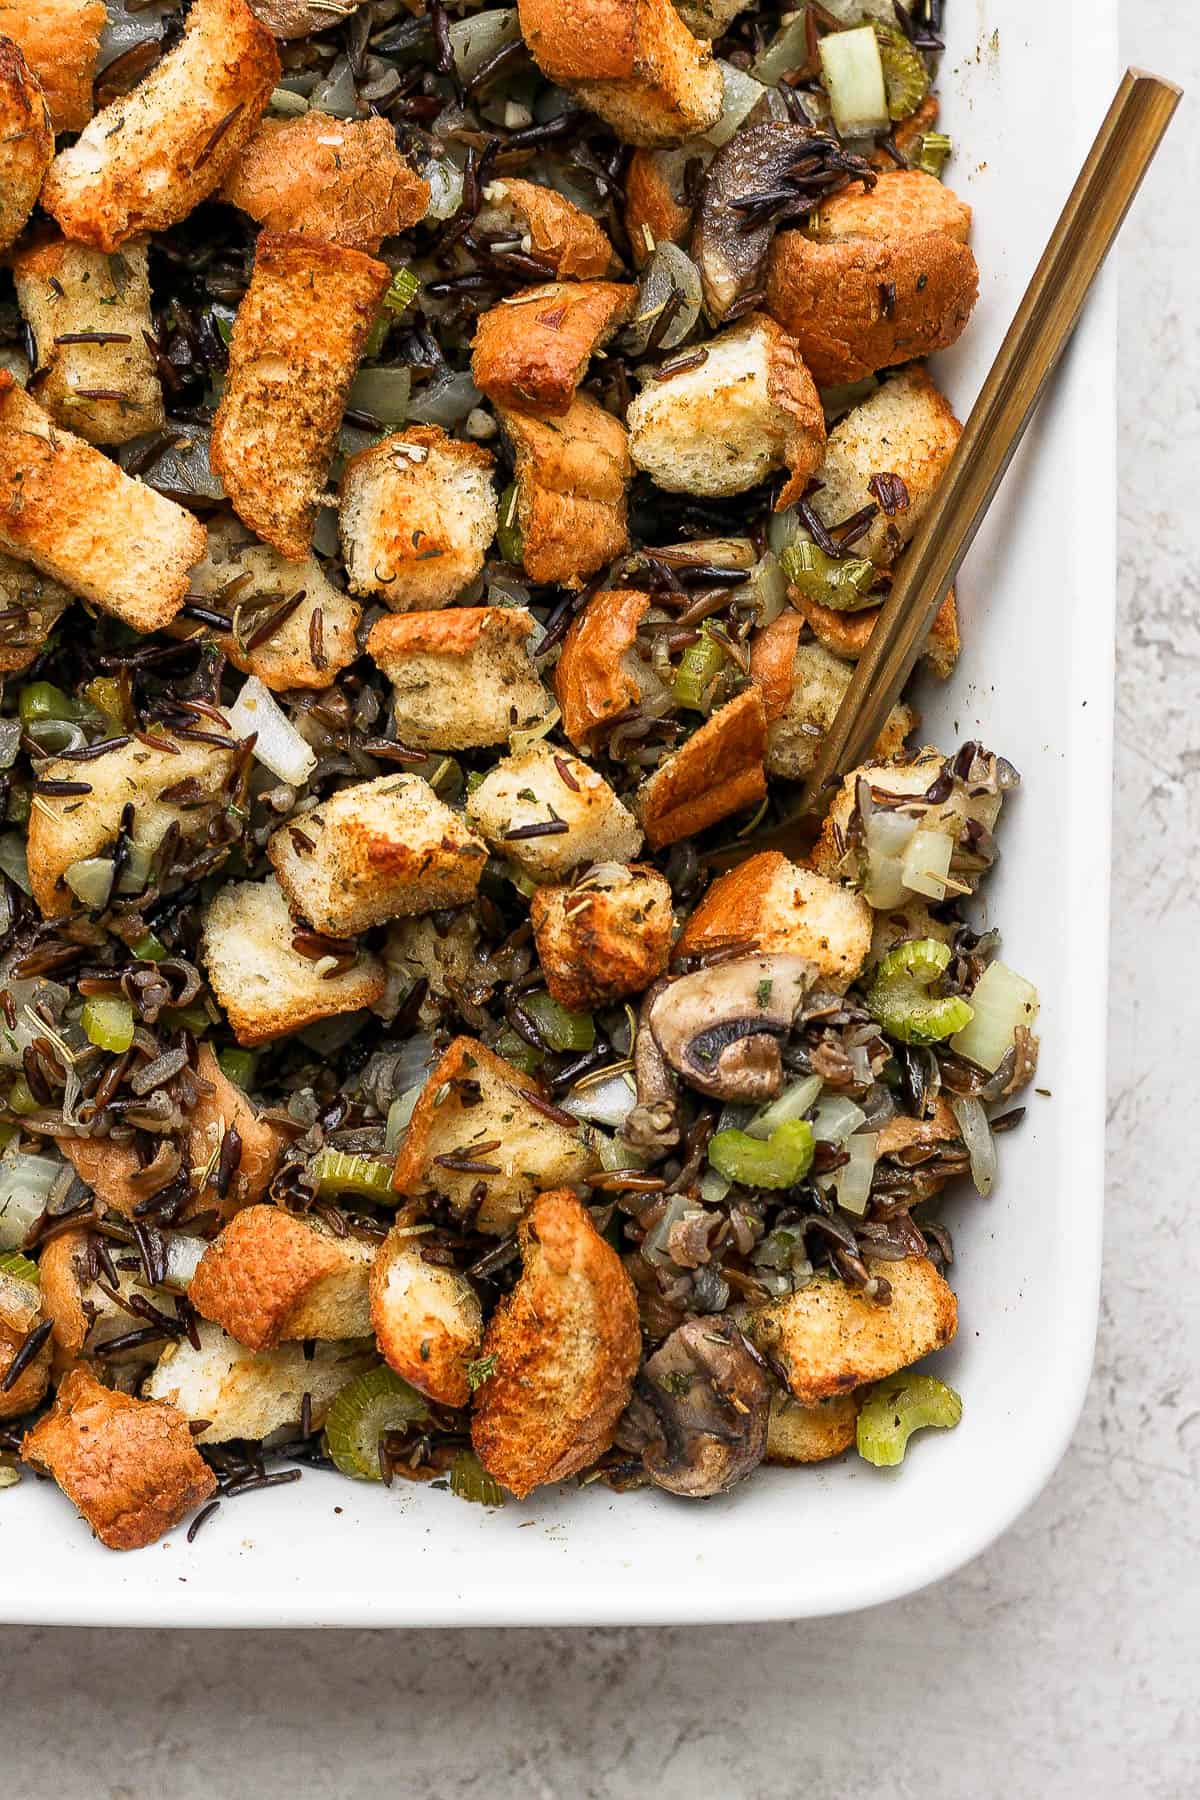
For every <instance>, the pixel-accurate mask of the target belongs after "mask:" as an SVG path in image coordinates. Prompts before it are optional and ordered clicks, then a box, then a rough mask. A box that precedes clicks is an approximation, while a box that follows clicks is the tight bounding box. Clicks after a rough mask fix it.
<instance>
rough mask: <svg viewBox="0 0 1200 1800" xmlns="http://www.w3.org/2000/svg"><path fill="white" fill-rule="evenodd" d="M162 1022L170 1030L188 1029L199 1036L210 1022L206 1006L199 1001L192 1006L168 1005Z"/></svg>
mask: <svg viewBox="0 0 1200 1800" xmlns="http://www.w3.org/2000/svg"><path fill="white" fill-rule="evenodd" d="M162 1016H163V1023H164V1024H165V1025H167V1026H168V1027H169V1028H170V1030H172V1031H190V1032H191V1034H192V1036H193V1037H200V1036H202V1035H203V1033H204V1032H206V1031H207V1030H208V1028H209V1026H210V1025H211V1024H212V1020H211V1019H210V1018H209V1016H208V1008H207V1007H206V1006H201V1005H200V1003H199V1001H197V1002H195V1003H194V1004H193V1005H192V1006H168V1007H167V1008H166V1009H165V1010H164V1012H163V1015H162Z"/></svg>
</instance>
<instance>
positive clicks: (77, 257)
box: [12, 237, 163, 444]
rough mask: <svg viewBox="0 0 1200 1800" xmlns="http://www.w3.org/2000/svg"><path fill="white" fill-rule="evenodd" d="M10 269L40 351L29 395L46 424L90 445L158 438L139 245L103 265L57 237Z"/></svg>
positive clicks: (158, 391)
mask: <svg viewBox="0 0 1200 1800" xmlns="http://www.w3.org/2000/svg"><path fill="white" fill-rule="evenodd" d="M12 268H13V279H14V281H15V282H16V288H17V300H18V303H19V304H20V308H21V312H22V314H23V316H24V319H25V322H26V324H27V325H28V326H29V329H30V330H31V331H32V333H33V338H34V342H35V343H36V345H37V349H38V355H37V370H36V372H35V374H34V375H33V377H32V379H31V381H30V388H29V391H30V392H31V393H32V394H33V396H34V398H35V399H36V400H37V401H38V402H39V404H40V405H42V406H44V407H45V409H46V411H47V412H48V413H49V414H50V416H51V418H52V419H55V420H57V422H58V423H59V424H60V425H65V426H66V427H67V429H68V430H69V431H74V432H75V433H76V434H77V435H78V436H79V437H81V438H86V440H87V442H88V443H89V444H125V443H128V441H129V439H130V438H135V437H139V436H141V435H142V434H143V433H145V432H151V431H157V430H158V429H159V428H160V427H161V425H162V422H163V397H162V384H161V383H160V381H159V378H158V366H157V364H156V362H155V360H154V357H153V356H152V355H151V353H150V349H149V347H148V345H147V343H146V334H150V335H151V336H152V335H153V326H154V321H153V319H152V317H151V314H150V276H149V271H148V267H147V247H146V243H145V241H144V240H140V241H131V242H130V243H127V244H126V245H125V247H124V249H123V250H122V251H121V253H120V255H119V256H106V255H105V254H104V252H103V251H102V250H95V249H93V248H92V247H91V246H90V245H88V244H68V243H67V242H66V240H65V239H64V238H59V237H55V238H51V239H50V240H49V241H48V242H42V243H38V244H34V245H32V246H31V247H30V248H29V249H28V250H24V251H21V252H20V253H19V254H18V255H17V256H15V257H14V258H13V265H12ZM114 394H115V395H119V396H120V398H119V399H111V398H109V397H108V396H110V395H114ZM97 395H100V396H102V397H101V398H97V397H96V396H97Z"/></svg>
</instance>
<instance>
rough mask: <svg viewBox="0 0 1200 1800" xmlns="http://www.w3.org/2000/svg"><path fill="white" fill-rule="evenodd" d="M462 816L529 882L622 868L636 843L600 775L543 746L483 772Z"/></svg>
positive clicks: (633, 827) (625, 814) (631, 823)
mask: <svg viewBox="0 0 1200 1800" xmlns="http://www.w3.org/2000/svg"><path fill="white" fill-rule="evenodd" d="M467 817H468V819H469V820H470V821H471V823H472V825H474V826H475V827H476V829H477V830H478V831H479V832H480V833H481V834H482V835H483V836H484V837H485V838H486V839H487V841H488V843H489V844H490V845H491V846H492V848H493V849H494V850H495V851H496V852H497V854H498V855H500V856H504V857H507V858H508V860H509V861H510V862H514V863H516V864H517V866H518V867H519V868H521V869H523V870H525V872H526V873H527V874H529V875H531V876H532V877H533V879H534V880H535V881H554V880H557V879H560V878H561V877H562V876H564V875H566V874H567V873H568V872H569V871H570V870H571V869H574V868H577V867H578V866H579V864H580V863H594V862H628V861H630V859H631V858H632V857H634V856H636V854H637V852H638V850H639V848H640V847H641V842H642V834H641V831H640V830H639V829H638V825H637V822H636V820H635V819H634V817H633V815H632V813H631V812H629V810H628V808H627V807H625V806H624V805H623V804H622V802H621V801H620V800H618V799H617V796H616V795H615V794H614V792H613V790H612V788H610V787H609V785H608V783H607V781H605V779H604V777H603V775H598V774H597V773H596V771H595V769H591V768H589V767H588V765H587V764H586V763H584V762H580V760H579V758H578V757H576V756H571V755H569V754H568V753H567V752H566V751H562V750H555V749H554V748H553V746H552V745H550V744H546V743H543V742H538V743H535V744H531V745H530V746H529V748H528V750H522V751H520V752H518V753H517V754H516V755H515V756H506V757H504V758H503V760H502V761H500V762H498V763H496V764H495V765H494V767H493V768H491V769H489V770H488V772H487V774H486V775H485V776H484V778H483V780H482V781H481V782H480V783H479V786H478V787H477V788H476V789H475V790H474V792H473V793H471V794H469V795H468V796H467Z"/></svg>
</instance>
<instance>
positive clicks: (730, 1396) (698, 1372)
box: [617, 1318, 773, 1500]
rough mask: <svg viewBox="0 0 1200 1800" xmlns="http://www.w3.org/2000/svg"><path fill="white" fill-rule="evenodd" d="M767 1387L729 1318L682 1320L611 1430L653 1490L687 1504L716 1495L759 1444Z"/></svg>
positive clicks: (740, 1472)
mask: <svg viewBox="0 0 1200 1800" xmlns="http://www.w3.org/2000/svg"><path fill="white" fill-rule="evenodd" d="M772 1387H773V1384H772V1382H771V1378H770V1376H769V1375H768V1374H767V1371H766V1368H765V1367H764V1364H763V1361H762V1358H761V1357H760V1356H759V1354H758V1352H757V1351H756V1350H754V1349H752V1348H751V1346H750V1345H749V1344H748V1343H747V1341H746V1339H745V1338H744V1337H743V1336H742V1334H741V1332H740V1331H739V1330H738V1328H737V1326H736V1325H735V1324H734V1322H733V1320H732V1319H728V1318H722V1319H709V1318H702V1319H688V1320H687V1322H686V1323H685V1324H683V1325H680V1326H679V1327H678V1328H677V1329H676V1330H675V1331H673V1332H672V1333H671V1335H670V1337H669V1338H668V1339H667V1341H666V1342H665V1343H664V1344H663V1345H662V1346H661V1347H660V1348H659V1349H658V1350H656V1351H655V1353H654V1355H653V1356H652V1357H651V1358H650V1359H649V1361H648V1362H647V1363H646V1366H645V1368H644V1369H643V1370H642V1372H641V1374H640V1375H639V1377H638V1381H637V1386H636V1389H635V1392H634V1398H633V1400H632V1402H631V1404H630V1406H629V1408H628V1410H627V1411H626V1413H625V1416H624V1417H623V1419H622V1420H621V1423H620V1425H619V1426H618V1428H617V1439H618V1442H619V1443H620V1444H621V1445H622V1446H623V1447H624V1448H625V1449H628V1450H635V1451H637V1450H640V1451H641V1455H642V1463H643V1466H644V1467H645V1470H646V1473H647V1475H649V1477H650V1479H651V1481H653V1482H654V1484H655V1486H656V1487H661V1488H666V1489H667V1491H668V1492H669V1493H672V1494H680V1495H682V1496H683V1497H684V1498H686V1499H689V1500H703V1499H706V1498H707V1497H708V1496H709V1495H711V1494H724V1493H727V1492H728V1490H729V1489H730V1488H731V1487H733V1486H734V1485H735V1483H737V1482H739V1481H744V1480H745V1478H746V1476H747V1475H751V1474H753V1472H754V1470H755V1469H756V1468H757V1467H758V1465H759V1463H760V1462H761V1461H762V1459H763V1452H764V1451H765V1449H766V1447H767V1421H768V1418H769V1416H770V1409H771V1393H772Z"/></svg>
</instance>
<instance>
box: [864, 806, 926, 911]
mask: <svg viewBox="0 0 1200 1800" xmlns="http://www.w3.org/2000/svg"><path fill="white" fill-rule="evenodd" d="M916 829H917V820H916V819H914V818H910V817H909V816H908V815H907V814H905V813H899V812H888V811H885V810H883V809H882V808H880V807H876V808H875V809H874V810H873V811H872V813H871V815H870V817H869V818H868V819H867V822H866V840H867V879H866V884H865V886H864V888H863V897H864V898H865V900H866V901H867V904H868V905H869V906H874V907H876V908H877V909H878V910H880V911H884V910H886V909H887V908H888V907H891V906H902V905H903V904H904V901H905V900H906V899H907V897H908V888H907V887H906V885H905V881H904V858H905V856H906V855H907V852H908V847H909V844H910V843H911V842H912V838H913V835H914V833H915V832H916Z"/></svg>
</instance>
